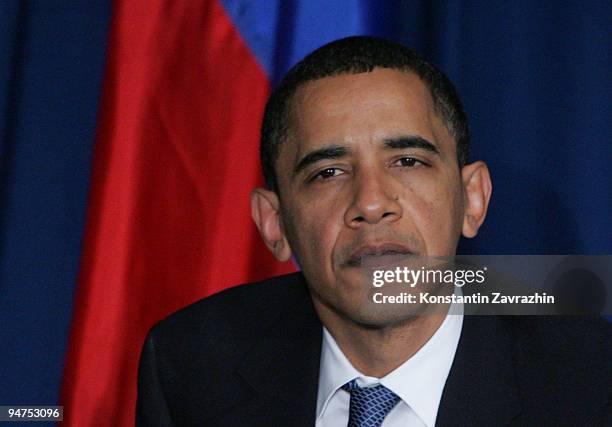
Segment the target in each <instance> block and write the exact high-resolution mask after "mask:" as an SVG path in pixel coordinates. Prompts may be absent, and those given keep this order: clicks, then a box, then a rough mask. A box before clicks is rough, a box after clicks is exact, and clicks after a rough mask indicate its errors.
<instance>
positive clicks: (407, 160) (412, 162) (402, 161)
mask: <svg viewBox="0 0 612 427" xmlns="http://www.w3.org/2000/svg"><path fill="white" fill-rule="evenodd" d="M394 164H395V165H397V166H400V167H405V168H413V167H415V166H417V165H424V166H428V165H427V164H426V163H425V162H422V161H420V160H417V159H415V158H414V157H401V158H399V159H397V160H396V161H395V163H394Z"/></svg>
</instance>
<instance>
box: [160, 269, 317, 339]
mask: <svg viewBox="0 0 612 427" xmlns="http://www.w3.org/2000/svg"><path fill="white" fill-rule="evenodd" d="M304 301H308V292H307V288H306V285H305V281H304V278H303V275H302V274H301V273H293V274H288V275H284V276H277V277H273V278H270V279H267V280H264V281H261V282H255V283H246V284H242V285H238V286H235V287H232V288H229V289H226V290H224V291H221V292H219V293H217V294H214V295H211V296H209V297H206V298H203V299H201V300H199V301H197V302H195V303H193V304H191V305H189V306H187V307H185V308H183V309H181V310H179V311H177V312H176V313H174V314H171V315H170V316H168V317H166V318H165V319H162V320H161V321H159V322H158V323H157V324H156V325H155V326H153V328H151V332H150V335H151V336H152V337H154V338H155V340H156V341H164V340H169V341H174V340H175V339H176V338H181V339H189V338H196V337H197V338H200V339H202V338H206V337H210V338H214V337H217V336H219V337H226V338H227V337H230V336H233V337H236V338H237V339H239V338H240V337H245V338H248V337H252V336H253V334H257V333H259V332H260V331H262V330H263V329H265V328H266V327H267V326H268V325H271V324H272V323H273V322H274V321H275V320H276V318H277V317H278V316H279V314H280V313H282V312H283V310H286V309H287V307H288V306H289V305H292V304H300V303H302V302H304Z"/></svg>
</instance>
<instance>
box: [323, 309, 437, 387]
mask: <svg viewBox="0 0 612 427" xmlns="http://www.w3.org/2000/svg"><path fill="white" fill-rule="evenodd" d="M313 303H314V307H315V310H316V311H317V314H318V315H319V318H320V319H321V322H322V323H323V325H325V327H326V328H327V330H328V331H329V332H330V333H331V335H332V336H333V337H334V339H335V340H336V342H337V343H338V346H339V347H340V349H341V350H342V352H343V353H344V355H345V356H346V357H347V359H348V360H349V361H350V362H351V364H352V365H353V366H354V367H355V369H357V370H358V371H359V372H361V373H363V374H364V375H367V376H371V377H375V378H381V377H384V376H385V375H387V374H388V373H389V372H391V371H393V370H395V369H396V368H398V367H399V366H400V365H402V364H403V363H404V362H405V361H407V360H408V359H410V358H411V357H412V356H413V355H414V354H415V353H416V352H418V351H419V350H420V349H421V347H423V345H425V343H427V341H429V339H430V338H431V337H432V336H433V335H434V334H435V332H436V331H437V330H438V328H440V325H442V322H443V321H444V318H445V317H446V313H445V312H444V314H441V313H436V314H424V315H420V316H415V317H412V318H410V319H407V320H404V321H402V322H397V323H393V324H389V325H382V326H369V325H363V324H359V323H358V322H355V321H354V320H351V319H349V318H347V317H346V316H343V315H341V314H340V313H338V312H337V311H335V310H334V309H333V308H331V307H329V306H327V305H326V304H324V303H322V302H321V301H318V300H317V299H316V298H314V299H313Z"/></svg>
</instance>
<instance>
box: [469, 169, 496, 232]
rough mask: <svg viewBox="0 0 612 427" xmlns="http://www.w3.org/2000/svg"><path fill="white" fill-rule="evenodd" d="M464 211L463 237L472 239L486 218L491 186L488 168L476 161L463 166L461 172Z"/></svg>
mask: <svg viewBox="0 0 612 427" xmlns="http://www.w3.org/2000/svg"><path fill="white" fill-rule="evenodd" d="M461 179H462V181H463V195H464V202H465V209H464V214H463V229H462V232H463V236H464V237H468V238H472V237H475V236H476V235H477V234H478V229H479V228H480V226H481V225H482V223H483V222H484V220H485V217H486V216H487V209H488V207H489V200H490V199H491V192H492V191H493V185H492V184H491V176H490V175H489V168H488V167H487V165H486V164H485V163H484V162H481V161H478V162H474V163H471V164H469V165H465V166H464V167H463V169H462V170H461Z"/></svg>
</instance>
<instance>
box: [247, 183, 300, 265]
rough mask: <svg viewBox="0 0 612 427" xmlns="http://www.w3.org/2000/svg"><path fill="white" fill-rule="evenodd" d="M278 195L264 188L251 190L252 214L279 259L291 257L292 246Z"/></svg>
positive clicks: (268, 245)
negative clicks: (284, 227)
mask: <svg viewBox="0 0 612 427" xmlns="http://www.w3.org/2000/svg"><path fill="white" fill-rule="evenodd" d="M279 208H280V203H279V199H278V195H277V194H276V193H275V192H273V191H270V190H266V189H264V188H256V189H255V190H253V191H252V192H251V216H252V217H253V221H255V225H257V228H258V229H259V234H260V235H261V238H262V239H263V241H264V243H265V244H266V246H267V247H268V249H269V250H270V251H271V252H272V254H274V257H275V258H276V259H278V260H279V261H288V260H289V259H290V258H291V247H290V246H289V242H288V241H287V239H286V237H285V232H284V230H283V227H282V224H281V216H280V209H279Z"/></svg>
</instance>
